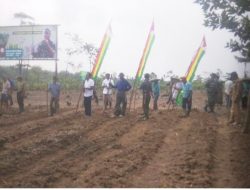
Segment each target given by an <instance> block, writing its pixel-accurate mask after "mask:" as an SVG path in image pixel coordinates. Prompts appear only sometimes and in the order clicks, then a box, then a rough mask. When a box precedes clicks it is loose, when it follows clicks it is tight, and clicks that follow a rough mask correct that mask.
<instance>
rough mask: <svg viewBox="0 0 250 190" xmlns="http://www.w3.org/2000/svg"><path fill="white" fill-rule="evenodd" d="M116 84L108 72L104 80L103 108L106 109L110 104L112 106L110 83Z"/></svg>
mask: <svg viewBox="0 0 250 190" xmlns="http://www.w3.org/2000/svg"><path fill="white" fill-rule="evenodd" d="M110 83H111V84H112V85H114V81H113V80H112V79H111V78H110V74H109V73H107V74H106V75H105V79H104V80H103V81H102V87H103V110H104V111H105V110H106V109H107V107H108V106H109V107H110V108H111V106H112V87H111V85H110Z"/></svg>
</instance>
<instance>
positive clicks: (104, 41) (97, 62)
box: [91, 24, 112, 80]
mask: <svg viewBox="0 0 250 190" xmlns="http://www.w3.org/2000/svg"><path fill="white" fill-rule="evenodd" d="M111 34H112V31H111V25H110V24H109V26H108V28H107V31H106V33H105V35H104V37H103V39H102V43H101V46H100V48H99V50H98V54H97V56H96V60H95V64H94V67H93V69H92V72H91V74H92V77H93V79H94V80H95V79H96V78H97V76H98V72H99V70H100V68H101V65H102V62H103V59H104V56H105V54H106V52H107V49H108V47H109V43H110V40H111Z"/></svg>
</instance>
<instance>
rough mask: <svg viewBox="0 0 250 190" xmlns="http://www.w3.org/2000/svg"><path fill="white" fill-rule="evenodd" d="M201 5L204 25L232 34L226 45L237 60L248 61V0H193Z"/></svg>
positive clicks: (249, 37) (249, 33)
mask: <svg viewBox="0 0 250 190" xmlns="http://www.w3.org/2000/svg"><path fill="white" fill-rule="evenodd" d="M195 3H198V4H200V5H201V7H202V9H203V11H204V13H205V20H204V25H205V26H206V27H210V28H212V29H213V30H215V29H226V30H228V31H229V32H232V33H233V34H234V39H230V41H229V42H228V43H227V45H226V47H228V48H230V49H231V51H232V52H238V53H239V54H240V56H235V57H236V59H237V60H238V61H239V62H244V63H249V62H250V20H249V11H250V1H249V0H230V1H229V0H195Z"/></svg>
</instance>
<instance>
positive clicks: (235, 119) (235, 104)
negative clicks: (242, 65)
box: [229, 72, 242, 126]
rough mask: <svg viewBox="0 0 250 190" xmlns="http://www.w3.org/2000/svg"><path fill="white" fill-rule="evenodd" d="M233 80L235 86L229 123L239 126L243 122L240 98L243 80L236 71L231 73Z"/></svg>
mask: <svg viewBox="0 0 250 190" xmlns="http://www.w3.org/2000/svg"><path fill="white" fill-rule="evenodd" d="M231 80H232V81H233V88H232V106H231V110H230V117H229V124H232V125H233V126H239V125H240V123H241V117H240V115H241V114H240V100H241V97H242V82H241V81H240V80H239V77H238V74H237V73H236V72H232V73H231Z"/></svg>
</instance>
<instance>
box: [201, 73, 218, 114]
mask: <svg viewBox="0 0 250 190" xmlns="http://www.w3.org/2000/svg"><path fill="white" fill-rule="evenodd" d="M210 76H211V78H210V79H209V80H208V81H207V82H206V83H205V87H206V89H207V99H208V100H207V104H206V105H205V107H204V110H205V111H207V112H209V113H213V112H214V106H215V103H216V100H217V96H218V86H219V83H218V81H217V75H216V74H215V73H212V74H211V75H210ZM208 108H209V110H208Z"/></svg>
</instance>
